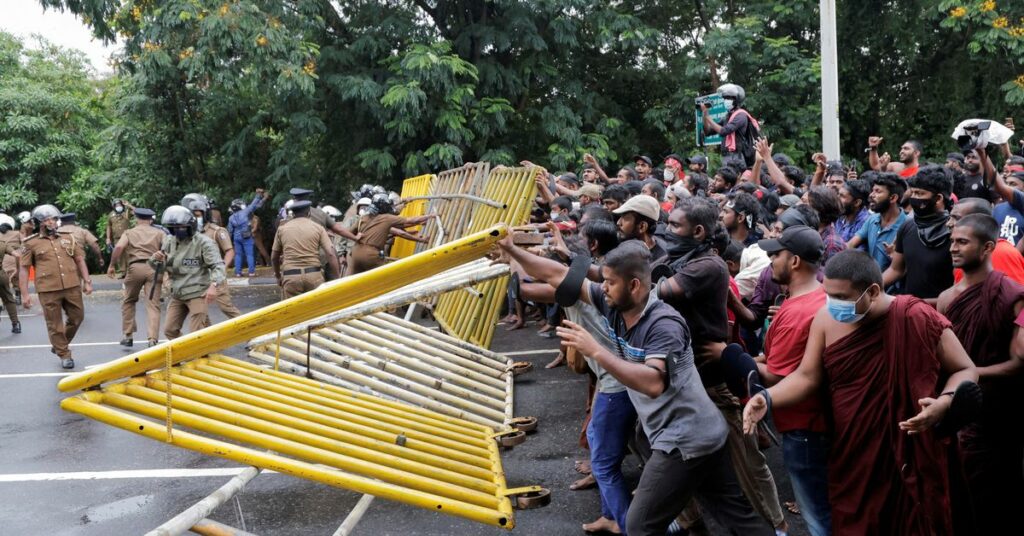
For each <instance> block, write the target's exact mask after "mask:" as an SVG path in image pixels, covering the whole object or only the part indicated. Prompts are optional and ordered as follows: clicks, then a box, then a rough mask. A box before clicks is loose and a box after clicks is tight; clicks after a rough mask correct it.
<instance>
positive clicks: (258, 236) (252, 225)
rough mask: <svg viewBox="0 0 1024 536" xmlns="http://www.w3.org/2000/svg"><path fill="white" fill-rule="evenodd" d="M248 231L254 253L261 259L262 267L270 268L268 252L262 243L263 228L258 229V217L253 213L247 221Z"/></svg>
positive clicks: (265, 245)
mask: <svg viewBox="0 0 1024 536" xmlns="http://www.w3.org/2000/svg"><path fill="white" fill-rule="evenodd" d="M249 229H252V241H253V244H254V245H255V246H256V251H258V252H259V256H260V257H262V262H261V263H260V264H263V266H270V252H269V251H267V244H266V243H265V242H264V241H263V228H262V227H260V217H259V216H257V215H256V214H255V213H254V214H253V215H252V218H251V219H250V220H249Z"/></svg>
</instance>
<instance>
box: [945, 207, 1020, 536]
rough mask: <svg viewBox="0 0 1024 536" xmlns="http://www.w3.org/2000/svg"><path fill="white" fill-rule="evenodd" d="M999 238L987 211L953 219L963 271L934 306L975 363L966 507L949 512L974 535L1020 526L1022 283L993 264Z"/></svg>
mask: <svg viewBox="0 0 1024 536" xmlns="http://www.w3.org/2000/svg"><path fill="white" fill-rule="evenodd" d="M998 240H999V224H998V223H996V220H995V219H994V218H993V217H992V216H987V215H984V214H971V215H968V216H964V217H963V218H960V219H959V221H957V223H956V225H955V226H954V227H953V234H952V236H951V243H950V247H949V250H950V253H951V254H952V257H953V266H954V267H955V268H958V269H960V270H963V274H964V276H963V279H961V280H960V282H959V283H957V284H955V285H953V286H952V287H951V288H950V289H949V290H946V291H945V292H943V293H942V294H940V295H939V301H938V308H939V312H940V313H943V314H945V315H946V317H947V318H949V321H950V322H952V323H953V332H954V333H956V336H957V338H958V339H960V343H961V344H963V346H964V348H965V349H966V350H967V353H968V355H970V356H971V359H972V360H973V361H974V364H975V366H977V367H978V368H977V370H978V376H979V377H980V378H981V380H980V382H979V383H980V385H981V389H982V393H983V395H984V396H983V397H982V400H983V410H982V414H981V418H980V419H979V421H978V422H975V423H972V424H970V425H968V426H966V427H965V428H964V429H963V430H961V431H960V434H959V447H960V448H959V457H960V463H961V464H962V465H961V466H962V474H963V477H964V479H965V483H966V489H967V497H966V498H967V502H968V505H967V506H968V509H969V511H968V512H965V513H964V514H965V515H963V516H961V515H960V514H961V512H960V510H959V509H954V512H953V513H954V518H955V519H954V521H955V522H956V524H957V528H958V529H959V528H964V529H966V530H968V531H974V532H976V533H977V534H1009V533H1012V532H1015V531H1016V530H1019V521H1017V515H1018V511H1017V508H1019V507H1020V505H1022V504H1024V478H1022V476H1021V457H1022V455H1024V432H1022V430H1021V427H1020V426H1018V425H1016V424H1014V423H1015V422H1016V421H1017V420H1018V417H1017V415H1018V411H1017V409H1016V408H1017V406H1018V397H1019V393H1021V392H1024V375H1022V374H1021V372H1022V370H1024V361H1022V359H1024V355H1022V353H1021V352H1020V349H1022V348H1024V330H1022V329H1021V328H1020V326H1018V325H1016V324H1015V323H1014V320H1015V319H1016V318H1017V317H1018V315H1020V313H1021V310H1022V309H1024V286H1022V285H1020V284H1019V283H1017V282H1016V281H1014V280H1012V279H1011V278H1010V277H1009V276H1008V275H1006V274H1004V273H1003V272H1001V271H998V270H995V269H993V265H994V264H995V261H994V260H995V252H996V250H997V247H998V246H997V244H998ZM1013 251H1014V253H1016V250H1015V249H1014V250H1013ZM1017 256H1018V257H1019V256H1020V254H1017ZM1014 343H1016V345H1015V344H1014ZM965 520H966V521H965Z"/></svg>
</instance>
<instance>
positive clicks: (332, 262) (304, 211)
mask: <svg viewBox="0 0 1024 536" xmlns="http://www.w3.org/2000/svg"><path fill="white" fill-rule="evenodd" d="M310 205H312V203H310V202H309V201H308V200H307V201H295V202H294V203H292V206H291V212H292V219H290V220H288V221H287V222H284V223H282V224H281V225H280V226H279V227H278V228H277V234H276V235H275V236H274V247H273V248H272V249H271V252H270V262H271V264H273V265H274V275H275V276H276V277H277V284H278V285H281V289H282V291H283V294H284V297H285V298H291V297H292V296H298V295H299V294H302V293H303V292H307V291H310V290H313V289H314V288H316V287H318V286H319V285H320V284H321V283H323V282H324V274H323V272H322V271H321V269H320V253H321V252H323V253H324V255H325V256H326V258H327V266H328V273H329V275H330V276H331V278H334V277H337V274H338V257H337V256H335V255H334V245H333V244H332V243H331V239H330V237H329V236H327V230H326V229H324V227H323V225H322V224H319V223H316V222H314V221H313V220H312V219H311V218H310V217H309V214H310V211H311V210H310V209H311V208H312V207H311V206H310Z"/></svg>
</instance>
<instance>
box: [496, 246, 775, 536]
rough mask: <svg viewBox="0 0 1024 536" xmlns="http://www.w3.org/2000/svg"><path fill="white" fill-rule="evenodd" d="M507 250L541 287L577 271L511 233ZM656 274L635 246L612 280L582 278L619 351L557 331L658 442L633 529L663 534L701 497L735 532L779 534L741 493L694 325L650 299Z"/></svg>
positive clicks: (611, 260) (578, 330)
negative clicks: (613, 382) (701, 370)
mask: <svg viewBox="0 0 1024 536" xmlns="http://www.w3.org/2000/svg"><path fill="white" fill-rule="evenodd" d="M499 246H501V248H502V249H503V250H504V251H505V252H506V253H508V254H509V256H510V257H511V258H512V259H514V260H515V261H516V262H518V263H519V264H520V265H521V266H522V267H523V270H525V271H526V272H527V273H528V274H529V275H531V276H532V277H533V278H534V279H536V280H538V281H545V282H547V283H548V284H549V285H551V286H553V287H558V286H560V285H561V284H562V283H563V281H565V280H566V279H567V276H568V275H569V268H568V267H566V266H563V265H561V264H559V263H557V262H555V261H550V260H547V259H543V258H541V257H538V256H535V255H531V254H529V253H527V252H526V251H524V250H522V249H519V248H518V247H516V246H515V245H514V244H513V243H512V239H511V238H510V237H509V238H506V239H504V240H502V241H501V242H499ZM650 272H651V270H650V253H649V250H648V248H647V247H646V246H645V245H644V244H643V243H641V242H638V241H627V242H625V243H623V244H621V245H620V246H619V247H618V248H616V249H614V250H612V251H611V252H609V253H608V255H607V256H606V257H605V262H604V265H603V266H602V267H601V275H602V276H603V277H604V282H603V283H602V284H600V285H598V284H596V283H591V282H589V281H586V280H583V281H582V283H581V287H580V288H579V290H578V291H577V294H578V296H579V299H582V300H584V301H585V302H588V303H590V304H592V305H594V307H596V308H597V309H598V311H600V312H601V313H602V314H603V315H604V318H605V323H606V325H605V328H606V330H607V331H608V334H609V337H610V338H611V339H612V340H613V342H614V343H615V346H616V351H615V353H613V352H611V351H609V350H607V349H605V348H603V347H602V346H601V344H600V343H598V342H597V340H595V339H594V337H593V336H592V335H591V334H590V333H589V332H588V331H587V330H586V329H584V328H583V327H581V326H579V325H577V324H574V323H572V322H566V323H565V326H564V327H560V328H558V335H559V337H561V338H562V340H563V342H564V343H565V344H566V345H567V346H571V347H574V348H575V349H576V350H577V351H579V352H580V353H582V354H583V355H586V356H590V357H592V358H593V359H595V360H596V361H597V362H598V363H599V364H600V365H601V366H602V367H604V368H605V369H606V370H607V371H608V373H609V374H611V375H612V376H614V377H615V378H616V379H618V380H619V381H620V382H622V384H623V385H625V386H626V389H627V391H626V392H627V393H628V394H629V398H630V400H631V401H632V402H633V406H634V407H635V408H636V412H637V415H638V417H639V419H640V422H641V424H642V425H643V429H644V432H645V433H646V434H647V436H648V439H649V440H650V443H651V447H652V453H651V458H650V460H648V462H647V464H646V465H645V466H644V472H643V475H642V476H641V477H640V483H639V485H638V487H637V489H636V494H635V496H634V497H633V503H632V504H631V505H630V507H629V512H628V514H627V518H626V533H628V534H631V535H633V536H639V535H657V536H663V535H664V534H665V532H666V529H667V528H668V525H669V523H671V521H672V519H673V518H674V517H675V516H676V515H677V514H679V512H680V511H681V510H682V509H683V507H684V506H686V504H687V503H688V502H689V500H690V498H692V497H693V496H697V497H698V498H700V499H701V500H703V501H705V502H709V503H712V505H713V506H712V507H711V508H708V510H709V513H710V512H713V513H714V516H713V517H715V518H716V521H718V522H719V523H720V524H721V525H723V526H726V527H729V528H730V530H732V531H733V532H734V533H736V534H754V535H757V534H764V535H766V536H770V535H773V534H774V530H772V528H771V527H770V526H769V525H768V523H767V522H765V521H764V520H763V519H762V518H761V517H760V516H758V515H757V514H756V513H755V512H754V509H753V508H752V507H751V506H750V502H749V501H748V500H747V498H746V497H745V496H744V495H743V492H742V491H741V490H740V487H739V483H738V482H737V480H736V474H735V472H734V471H733V468H732V463H731V462H730V460H729V454H728V452H727V451H726V449H725V448H724V445H725V441H726V436H727V433H728V432H727V429H726V423H725V420H724V419H723V418H722V415H721V413H720V412H719V411H718V410H717V408H715V406H714V404H713V403H712V402H711V400H710V399H709V398H708V395H707V393H706V392H705V391H704V388H703V387H702V386H701V382H700V377H699V376H698V374H697V370H696V368H695V367H694V364H693V349H692V347H691V345H690V335H689V331H688V330H687V327H686V323H685V322H684V321H683V319H682V317H681V316H679V313H677V312H676V311H675V310H674V309H673V308H672V307H670V306H668V305H667V304H665V303H664V302H662V301H660V300H658V299H657V298H656V297H653V296H652V295H651V278H650ZM569 280H570V281H573V280H572V278H569ZM571 284H575V282H573V283H571ZM568 290H572V289H568ZM616 354H617V355H616Z"/></svg>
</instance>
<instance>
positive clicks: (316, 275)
mask: <svg viewBox="0 0 1024 536" xmlns="http://www.w3.org/2000/svg"><path fill="white" fill-rule="evenodd" d="M323 282H324V274H323V272H310V273H308V274H299V275H286V276H284V277H282V278H281V293H282V294H283V295H284V297H285V299H288V298H291V297H292V296H298V295H299V294H302V293H303V292H309V291H311V290H313V289H315V288H316V287H319V286H320V285H321V284H322V283H323Z"/></svg>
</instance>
